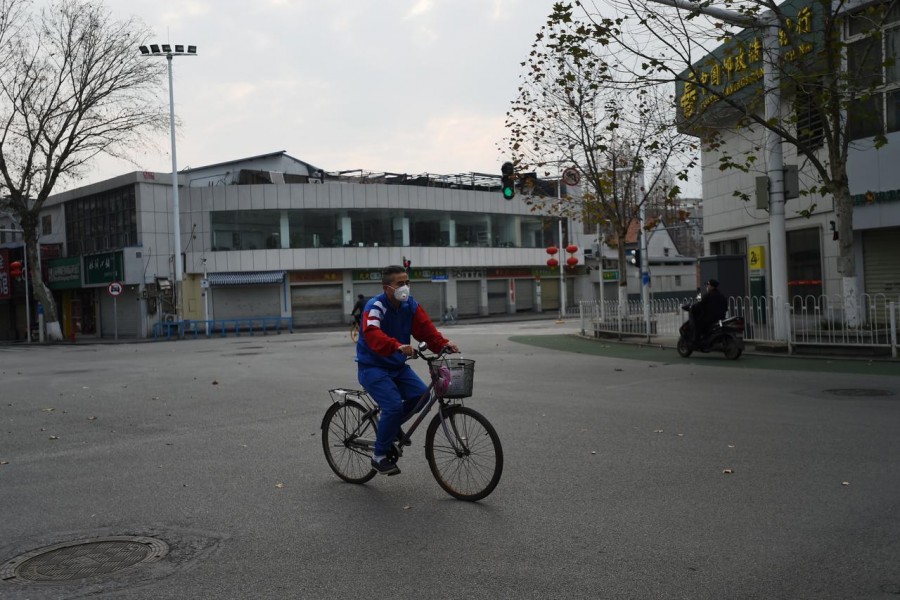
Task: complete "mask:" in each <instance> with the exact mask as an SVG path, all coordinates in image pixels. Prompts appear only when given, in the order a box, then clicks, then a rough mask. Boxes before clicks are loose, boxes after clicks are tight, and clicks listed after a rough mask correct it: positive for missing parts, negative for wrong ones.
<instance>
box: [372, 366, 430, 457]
mask: <svg viewBox="0 0 900 600" xmlns="http://www.w3.org/2000/svg"><path fill="white" fill-rule="evenodd" d="M357 376H358V378H359V383H360V384H361V385H362V386H363V387H364V388H365V390H366V391H367V392H369V395H370V396H372V399H373V400H375V402H376V403H377V404H378V407H379V408H380V409H381V418H380V419H379V420H378V436H377V437H376V438H375V454H377V455H384V454H387V451H388V448H390V447H391V442H393V441H394V438H396V437H397V434H398V433H400V425H402V424H403V421H404V420H405V419H406V418H408V417H410V416H411V413H412V410H413V409H414V408H415V407H416V402H417V401H418V400H419V397H420V396H421V395H422V394H424V393H425V391H426V390H427V389H428V386H426V385H425V384H424V383H423V382H422V380H421V379H420V378H419V376H418V375H416V372H415V371H413V370H412V369H411V368H410V367H409V365H403V366H402V367H399V368H397V369H383V368H381V367H371V366H367V365H359V371H358V374H357Z"/></svg>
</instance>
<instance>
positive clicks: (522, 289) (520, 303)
mask: <svg viewBox="0 0 900 600" xmlns="http://www.w3.org/2000/svg"><path fill="white" fill-rule="evenodd" d="M523 310H534V279H516V311H517V312H519V311H523Z"/></svg>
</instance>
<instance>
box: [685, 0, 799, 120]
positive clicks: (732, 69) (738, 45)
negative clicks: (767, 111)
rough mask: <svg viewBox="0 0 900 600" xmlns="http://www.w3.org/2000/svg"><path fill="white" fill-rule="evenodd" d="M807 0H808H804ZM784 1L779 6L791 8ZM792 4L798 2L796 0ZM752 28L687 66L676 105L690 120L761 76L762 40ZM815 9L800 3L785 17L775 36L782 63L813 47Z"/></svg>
mask: <svg viewBox="0 0 900 600" xmlns="http://www.w3.org/2000/svg"><path fill="white" fill-rule="evenodd" d="M803 1H804V2H808V0H803ZM789 4H792V3H786V4H785V5H783V6H782V8H783V9H785V12H790V8H791V7H789V6H788V5H789ZM793 4H799V2H795V3H793ZM755 34H756V31H755V30H745V31H744V32H742V33H741V34H738V35H737V36H736V37H734V38H732V39H730V40H729V41H727V42H725V43H724V44H722V45H721V46H720V47H719V48H717V49H716V50H715V51H713V52H712V53H711V54H709V55H707V56H706V57H705V58H704V59H703V60H701V61H700V62H699V63H696V64H695V65H694V66H693V67H692V68H691V69H690V70H688V71H685V72H684V73H683V74H682V76H683V80H681V81H679V82H678V85H677V96H678V106H679V109H680V111H679V112H680V113H681V116H682V118H683V119H685V120H690V119H692V118H693V117H696V116H698V115H701V114H703V112H704V111H705V110H706V109H707V108H709V107H710V106H712V105H713V104H715V103H716V102H718V101H719V100H721V98H722V97H723V96H725V97H730V96H732V95H734V94H736V93H737V92H740V91H741V90H744V89H747V88H752V89H756V86H755V85H754V84H757V83H759V82H761V81H762V79H763V43H762V40H761V39H760V38H759V37H754V35H755ZM814 34H815V27H814V13H813V8H812V7H811V6H809V5H807V6H802V7H799V10H797V12H796V16H795V17H793V18H786V19H785V20H784V24H783V26H782V29H781V31H779V35H778V40H779V44H780V46H781V48H783V50H784V51H783V53H782V55H781V61H782V62H783V63H785V64H790V63H794V62H797V61H798V60H799V59H800V58H801V57H803V56H806V55H808V54H810V53H812V52H813V51H814V49H815V40H814V39H813V35H814Z"/></svg>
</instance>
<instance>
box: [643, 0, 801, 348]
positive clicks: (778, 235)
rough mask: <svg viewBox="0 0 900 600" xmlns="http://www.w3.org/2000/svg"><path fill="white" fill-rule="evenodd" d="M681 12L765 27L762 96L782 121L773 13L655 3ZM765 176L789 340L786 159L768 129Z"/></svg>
mask: <svg viewBox="0 0 900 600" xmlns="http://www.w3.org/2000/svg"><path fill="white" fill-rule="evenodd" d="M652 1H653V2H656V3H658V4H665V5H667V6H672V7H675V8H677V9H680V10H687V11H690V12H701V13H703V14H706V15H709V16H711V17H714V18H716V19H721V20H722V21H725V22H726V23H730V24H732V25H737V26H739V27H763V28H765V36H764V37H763V95H764V96H765V110H766V121H767V122H770V123H771V122H778V121H780V120H781V89H780V87H779V86H780V81H779V80H780V76H779V71H778V51H779V42H778V34H779V23H778V16H777V15H776V14H775V12H774V11H772V10H766V11H764V12H763V13H761V14H760V15H759V16H758V17H753V16H749V15H746V14H743V13H739V12H737V11H733V10H727V9H724V8H717V7H715V6H705V5H703V4H700V3H697V2H693V1H691V0H652ZM766 157H767V161H766V163H767V168H766V175H767V177H768V178H769V239H770V244H771V250H772V257H771V258H772V299H773V303H774V306H773V312H774V321H775V339H776V340H779V341H786V340H787V311H786V310H785V309H784V303H786V302H787V297H788V289H787V241H786V233H785V224H784V156H783V154H782V149H781V136H780V135H778V134H777V133H776V132H774V131H772V130H771V129H768V130H767V131H766Z"/></svg>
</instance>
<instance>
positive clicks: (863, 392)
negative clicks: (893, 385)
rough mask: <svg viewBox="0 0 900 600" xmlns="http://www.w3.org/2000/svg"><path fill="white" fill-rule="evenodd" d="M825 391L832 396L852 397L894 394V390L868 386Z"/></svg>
mask: <svg viewBox="0 0 900 600" xmlns="http://www.w3.org/2000/svg"><path fill="white" fill-rule="evenodd" d="M825 393H826V394H831V395H832V396H850V397H854V398H858V397H873V396H893V395H894V392H892V391H890V390H877V389H870V388H838V389H834V390H825Z"/></svg>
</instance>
